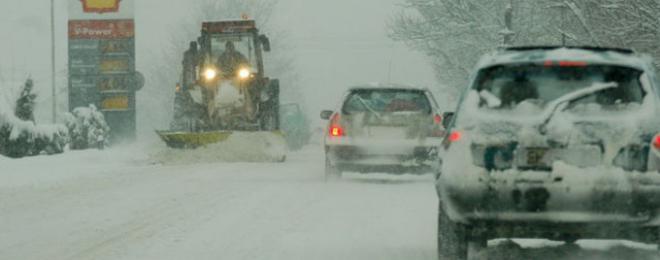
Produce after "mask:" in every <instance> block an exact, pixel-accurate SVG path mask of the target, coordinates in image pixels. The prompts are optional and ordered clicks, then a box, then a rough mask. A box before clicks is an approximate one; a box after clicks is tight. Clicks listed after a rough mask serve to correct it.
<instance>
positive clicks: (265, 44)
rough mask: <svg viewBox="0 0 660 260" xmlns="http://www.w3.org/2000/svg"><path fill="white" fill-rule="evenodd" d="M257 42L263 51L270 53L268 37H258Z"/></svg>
mask: <svg viewBox="0 0 660 260" xmlns="http://www.w3.org/2000/svg"><path fill="white" fill-rule="evenodd" d="M259 41H260V42H261V45H262V46H263V48H264V51H265V52H269V51H270V40H269V39H268V37H267V36H266V35H263V34H262V35H259Z"/></svg>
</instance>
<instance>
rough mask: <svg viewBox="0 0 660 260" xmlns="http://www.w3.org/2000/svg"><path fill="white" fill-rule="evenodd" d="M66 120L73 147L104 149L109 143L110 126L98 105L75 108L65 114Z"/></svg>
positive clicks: (75, 148) (79, 148)
mask: <svg viewBox="0 0 660 260" xmlns="http://www.w3.org/2000/svg"><path fill="white" fill-rule="evenodd" d="M65 122H66V126H67V128H68V132H69V137H70V138H71V146H70V148H71V149H73V150H82V149H89V148H98V149H103V148H104V147H105V146H106V145H107V143H108V136H109V135H110V127H109V126H108V124H107V123H106V121H105V117H104V116H103V114H102V113H101V112H100V111H98V109H97V108H96V106H94V105H89V107H78V108H75V109H74V110H73V112H71V113H67V114H66V115H65Z"/></svg>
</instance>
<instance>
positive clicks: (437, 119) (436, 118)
mask: <svg viewBox="0 0 660 260" xmlns="http://www.w3.org/2000/svg"><path fill="white" fill-rule="evenodd" d="M433 122H435V124H436V125H441V124H442V116H440V115H435V116H434V117H433Z"/></svg>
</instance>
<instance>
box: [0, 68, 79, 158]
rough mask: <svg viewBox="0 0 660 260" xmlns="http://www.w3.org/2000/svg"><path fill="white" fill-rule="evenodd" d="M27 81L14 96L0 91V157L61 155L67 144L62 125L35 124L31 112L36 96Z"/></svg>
mask: <svg viewBox="0 0 660 260" xmlns="http://www.w3.org/2000/svg"><path fill="white" fill-rule="evenodd" d="M33 88H34V84H33V82H32V80H31V79H28V80H27V81H26V82H25V84H23V86H22V87H21V88H20V91H18V94H17V95H16V94H14V93H16V92H14V91H11V90H12V88H9V89H3V91H0V100H4V101H5V102H4V104H0V154H2V155H5V156H9V157H13V158H20V157H24V156H30V155H39V154H41V153H47V154H54V153H61V152H63V151H64V147H65V146H66V143H67V142H68V137H67V133H66V131H65V128H64V126H63V125H43V124H36V122H35V120H34V109H35V106H36V98H37V95H36V94H34V93H33V92H32V91H33Z"/></svg>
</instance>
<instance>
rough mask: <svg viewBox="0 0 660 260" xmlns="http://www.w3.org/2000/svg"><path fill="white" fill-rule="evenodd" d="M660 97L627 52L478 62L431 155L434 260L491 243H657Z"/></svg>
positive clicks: (583, 51)
mask: <svg viewBox="0 0 660 260" xmlns="http://www.w3.org/2000/svg"><path fill="white" fill-rule="evenodd" d="M658 95H659V93H658V85H657V82H656V78H655V73H654V69H653V65H652V63H651V60H650V59H648V58H646V57H645V56H642V55H638V54H636V53H634V52H632V51H630V50H624V49H605V48H594V47H518V48H509V49H505V50H501V51H497V52H495V53H493V54H489V55H486V56H485V57H483V58H482V60H481V61H480V63H479V64H478V66H477V70H476V71H475V73H474V74H473V76H472V78H471V84H470V86H469V87H468V88H467V89H466V91H465V92H464V93H463V94H462V96H461V97H460V100H459V105H458V107H457V109H456V112H455V114H454V115H453V117H452V119H451V120H450V122H448V125H447V136H446V138H445V141H444V144H443V146H442V149H441V150H440V157H441V158H442V159H441V166H440V167H439V169H438V172H437V174H436V189H437V192H438V196H439V198H440V206H439V214H438V250H439V254H440V258H441V259H464V258H467V257H468V255H471V254H472V253H473V252H475V251H478V250H479V249H483V248H484V247H485V246H486V242H487V240H489V239H493V238H545V239H553V240H561V241H568V242H573V241H575V240H577V239H581V238H593V239H614V238H616V239H630V240H636V241H640V242H647V243H658V241H660V239H659V237H660V228H659V227H660V171H659V165H660V163H659V162H660V160H659V159H658V158H659V156H660V152H659V151H660V136H659V135H658V132H659V131H660V127H659V126H660V124H659V120H660V113H659V112H660V111H659V107H660V103H659V96H658Z"/></svg>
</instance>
